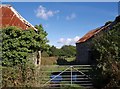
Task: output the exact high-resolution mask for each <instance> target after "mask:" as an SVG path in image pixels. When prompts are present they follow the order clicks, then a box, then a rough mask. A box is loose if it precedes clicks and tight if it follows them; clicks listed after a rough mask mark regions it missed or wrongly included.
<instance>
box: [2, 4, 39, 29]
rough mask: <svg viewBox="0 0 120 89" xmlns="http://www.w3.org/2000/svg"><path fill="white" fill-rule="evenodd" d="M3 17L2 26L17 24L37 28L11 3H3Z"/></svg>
mask: <svg viewBox="0 0 120 89" xmlns="http://www.w3.org/2000/svg"><path fill="white" fill-rule="evenodd" d="M0 11H1V12H2V13H1V18H0V21H2V22H1V23H0V28H1V27H6V26H17V27H20V28H22V29H23V30H26V29H28V28H33V29H34V30H36V31H37V29H36V28H35V27H34V26H33V25H32V24H30V23H29V22H28V21H27V20H25V19H24V18H23V17H22V16H21V15H20V14H19V13H18V12H17V11H16V10H15V9H14V8H13V7H12V6H11V5H7V4H2V5H0Z"/></svg>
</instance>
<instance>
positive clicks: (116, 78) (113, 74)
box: [94, 22, 120, 88]
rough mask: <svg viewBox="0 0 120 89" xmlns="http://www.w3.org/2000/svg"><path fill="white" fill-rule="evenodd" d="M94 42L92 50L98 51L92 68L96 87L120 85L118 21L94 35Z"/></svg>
mask: <svg viewBox="0 0 120 89" xmlns="http://www.w3.org/2000/svg"><path fill="white" fill-rule="evenodd" d="M94 44H95V46H94V50H96V52H98V53H99V55H98V56H99V57H97V59H96V60H97V64H96V67H95V70H94V73H95V75H96V76H95V78H97V81H95V82H96V83H97V84H98V87H104V88H105V87H106V88H108V87H117V86H120V22H119V23H117V24H116V25H114V26H113V27H112V29H110V30H109V31H108V32H103V33H101V34H99V35H98V36H96V37H95V39H94ZM100 81H101V82H100ZM98 82H100V83H98Z"/></svg>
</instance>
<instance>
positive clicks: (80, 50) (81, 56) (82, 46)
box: [76, 41, 92, 65]
mask: <svg viewBox="0 0 120 89" xmlns="http://www.w3.org/2000/svg"><path fill="white" fill-rule="evenodd" d="M76 51H77V54H76V61H77V63H78V64H84V65H87V64H91V63H92V59H91V43H90V41H87V42H83V43H76Z"/></svg>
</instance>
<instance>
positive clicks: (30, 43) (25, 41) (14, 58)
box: [2, 25, 48, 66]
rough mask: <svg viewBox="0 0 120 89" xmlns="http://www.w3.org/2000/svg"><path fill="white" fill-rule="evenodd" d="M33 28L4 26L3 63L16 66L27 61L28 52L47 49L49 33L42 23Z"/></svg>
mask: <svg viewBox="0 0 120 89" xmlns="http://www.w3.org/2000/svg"><path fill="white" fill-rule="evenodd" d="M36 28H37V29H38V31H37V32H36V31H35V30H33V29H31V28H30V29H28V30H22V29H20V28H18V27H14V26H10V27H5V28H2V37H3V38H2V60H3V61H2V65H4V66H14V65H17V64H21V63H22V64H23V63H25V62H26V58H27V56H28V53H33V52H35V51H38V50H41V51H42V50H46V49H47V44H46V43H47V42H48V40H47V38H46V36H47V33H46V32H45V31H44V30H43V28H42V25H39V26H37V25H36Z"/></svg>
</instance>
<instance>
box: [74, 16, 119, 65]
mask: <svg viewBox="0 0 120 89" xmlns="http://www.w3.org/2000/svg"><path fill="white" fill-rule="evenodd" d="M117 22H120V16H118V17H117V18H116V19H115V21H113V22H112V23H108V24H105V25H104V26H102V27H100V28H97V29H94V30H91V31H89V32H88V33H87V34H85V35H84V36H83V37H82V38H80V39H79V40H78V41H77V42H76V51H77V55H76V61H77V63H79V64H92V63H94V62H95V59H94V55H93V54H92V48H91V47H92V39H93V38H94V37H95V35H96V34H99V33H101V32H106V31H107V30H110V29H111V28H112V27H113V25H114V24H116V23H117Z"/></svg>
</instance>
